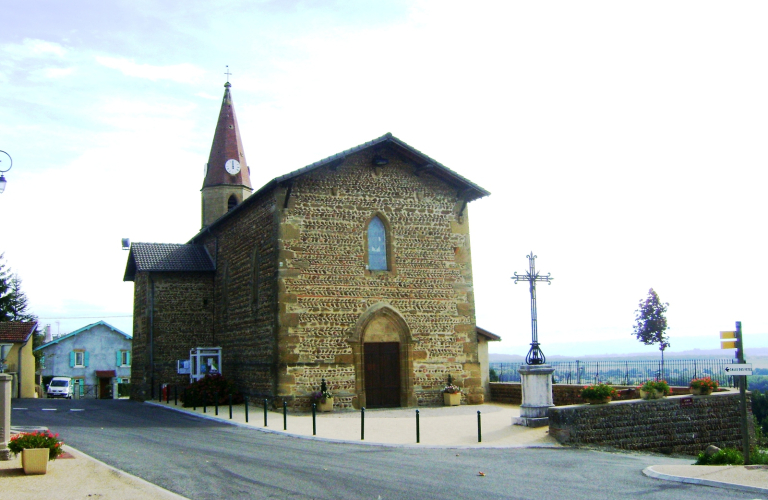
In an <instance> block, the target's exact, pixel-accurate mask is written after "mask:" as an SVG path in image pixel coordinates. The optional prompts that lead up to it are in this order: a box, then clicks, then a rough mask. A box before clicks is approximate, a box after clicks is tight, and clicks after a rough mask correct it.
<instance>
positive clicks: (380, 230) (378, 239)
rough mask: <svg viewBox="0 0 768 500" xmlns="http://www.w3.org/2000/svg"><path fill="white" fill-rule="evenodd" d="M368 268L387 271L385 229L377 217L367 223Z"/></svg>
mask: <svg viewBox="0 0 768 500" xmlns="http://www.w3.org/2000/svg"><path fill="white" fill-rule="evenodd" d="M368 269H369V270H371V271H387V270H388V269H389V267H387V230H386V229H385V228H384V223H383V222H382V221H381V219H379V218H378V217H374V218H373V220H371V223H370V224H368Z"/></svg>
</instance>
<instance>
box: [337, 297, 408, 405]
mask: <svg viewBox="0 0 768 500" xmlns="http://www.w3.org/2000/svg"><path fill="white" fill-rule="evenodd" d="M349 341H350V344H351V346H352V351H353V355H354V357H355V378H356V383H355V387H356V391H357V394H358V397H357V401H353V404H355V406H356V407H358V408H359V407H361V406H365V407H366V408H396V407H401V406H415V405H416V399H415V397H414V393H413V382H412V381H413V354H412V351H413V339H412V338H411V332H410V329H409V328H408V324H407V323H406V322H405V319H403V317H402V315H401V314H400V313H398V312H397V311H396V310H394V309H393V308H392V307H391V306H389V305H388V304H386V303H379V304H376V305H374V306H372V307H370V308H369V309H368V310H367V311H366V312H364V313H363V314H362V315H361V316H360V318H359V319H358V321H357V324H356V325H355V328H354V331H353V332H352V335H351V336H350V338H349Z"/></svg>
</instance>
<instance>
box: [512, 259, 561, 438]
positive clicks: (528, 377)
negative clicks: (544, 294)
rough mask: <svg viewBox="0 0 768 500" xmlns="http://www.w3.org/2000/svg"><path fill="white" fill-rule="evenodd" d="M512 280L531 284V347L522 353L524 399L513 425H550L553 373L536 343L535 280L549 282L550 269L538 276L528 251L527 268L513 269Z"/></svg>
mask: <svg viewBox="0 0 768 500" xmlns="http://www.w3.org/2000/svg"><path fill="white" fill-rule="evenodd" d="M513 279H514V280H515V283H517V282H519V281H527V282H528V283H529V284H530V293H531V348H530V350H529V351H528V355H527V356H526V357H525V362H526V363H527V365H528V366H521V367H520V368H518V370H517V371H518V372H519V373H520V387H521V389H522V392H523V403H522V404H521V405H520V416H519V417H515V418H513V419H512V424H514V425H525V426H527V427H543V426H545V425H549V418H547V410H548V409H549V408H550V407H552V406H555V404H554V403H553V399H552V373H554V371H555V369H554V368H553V367H551V366H549V365H547V364H546V358H545V357H544V353H543V352H542V351H541V348H540V347H539V334H538V325H537V321H538V318H537V312H536V282H537V281H541V282H546V283H547V284H550V285H551V284H552V278H550V275H549V273H548V274H547V275H546V276H540V275H539V273H538V272H537V271H536V256H535V255H533V252H531V254H530V255H528V272H526V273H525V274H517V273H515V277H514V278H513Z"/></svg>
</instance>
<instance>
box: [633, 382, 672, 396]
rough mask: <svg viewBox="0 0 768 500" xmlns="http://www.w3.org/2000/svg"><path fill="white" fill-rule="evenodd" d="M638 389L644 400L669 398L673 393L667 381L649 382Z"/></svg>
mask: <svg viewBox="0 0 768 500" xmlns="http://www.w3.org/2000/svg"><path fill="white" fill-rule="evenodd" d="M638 389H640V397H641V398H643V399H660V398H663V397H665V396H669V395H670V394H671V392H672V390H671V389H670V388H669V384H667V381H666V380H649V381H647V382H646V383H644V384H643V385H641V386H640V387H638Z"/></svg>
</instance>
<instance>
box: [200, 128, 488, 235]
mask: <svg viewBox="0 0 768 500" xmlns="http://www.w3.org/2000/svg"><path fill="white" fill-rule="evenodd" d="M377 146H391V147H392V148H394V149H395V150H396V151H397V152H398V153H400V154H401V155H402V157H404V158H406V159H407V160H408V161H410V162H411V163H413V165H414V166H415V167H416V168H417V169H419V171H420V172H427V173H429V174H430V175H433V176H435V177H437V178H439V179H441V180H443V181H444V182H446V183H448V184H450V185H452V186H454V187H455V188H456V190H457V191H459V192H460V193H461V194H462V196H463V197H464V199H465V200H466V201H467V202H470V201H474V200H477V199H479V198H483V197H484V196H488V195H490V194H491V193H490V192H488V191H487V190H485V189H483V188H481V187H480V186H478V185H477V184H475V183H473V182H472V181H470V180H469V179H467V178H465V177H462V176H461V175H459V174H457V173H456V172H454V171H453V170H451V169H449V168H448V167H446V166H445V165H443V164H442V163H440V162H438V161H437V160H434V159H432V158H430V157H429V156H427V155H425V154H424V153H422V152H421V151H419V150H418V149H416V148H414V147H412V146H410V145H408V144H406V143H405V142H404V141H401V140H400V139H398V138H397V137H395V136H394V135H392V134H391V133H389V132H387V133H386V134H384V135H382V136H381V137H378V138H376V139H373V140H372V141H368V142H365V143H363V144H360V145H358V146H355V147H353V148H350V149H347V150H345V151H342V152H341V153H337V154H335V155H333V156H329V157H328V158H325V159H323V160H320V161H316V162H315V163H312V164H310V165H307V166H306V167H302V168H300V169H298V170H294V171H293V172H289V173H287V174H285V175H281V176H279V177H275V178H274V179H272V180H271V181H269V182H267V183H266V184H264V186H262V187H261V188H260V189H259V190H258V191H256V192H254V193H253V194H252V195H251V196H249V197H248V198H246V199H245V200H243V202H242V203H241V204H240V205H238V206H236V207H235V208H233V209H232V210H230V211H229V212H227V213H226V214H224V215H222V216H221V217H220V218H219V219H217V220H216V221H215V222H213V223H211V224H210V225H208V226H206V227H204V228H202V229H201V230H200V232H199V233H198V234H197V235H195V236H194V237H193V238H192V239H191V240H190V242H193V241H195V240H196V238H197V237H198V236H199V235H200V234H202V232H203V231H205V230H207V229H209V228H211V227H214V226H217V225H219V224H220V223H221V222H222V221H224V220H226V219H227V218H229V217H232V216H233V215H234V214H235V213H237V212H238V211H239V210H240V209H242V207H243V206H247V205H248V204H249V202H250V203H252V202H255V200H256V199H258V198H259V195H260V194H262V193H264V192H266V191H268V190H270V189H273V188H274V187H275V186H277V185H280V184H283V183H286V182H289V181H291V180H292V179H295V178H297V177H300V176H302V175H304V174H307V173H309V172H312V171H313V170H317V169H318V168H320V167H324V166H327V165H333V164H334V163H337V162H340V161H342V160H344V158H345V157H347V156H349V155H351V154H354V153H358V152H360V151H363V150H365V149H368V148H372V147H377Z"/></svg>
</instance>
